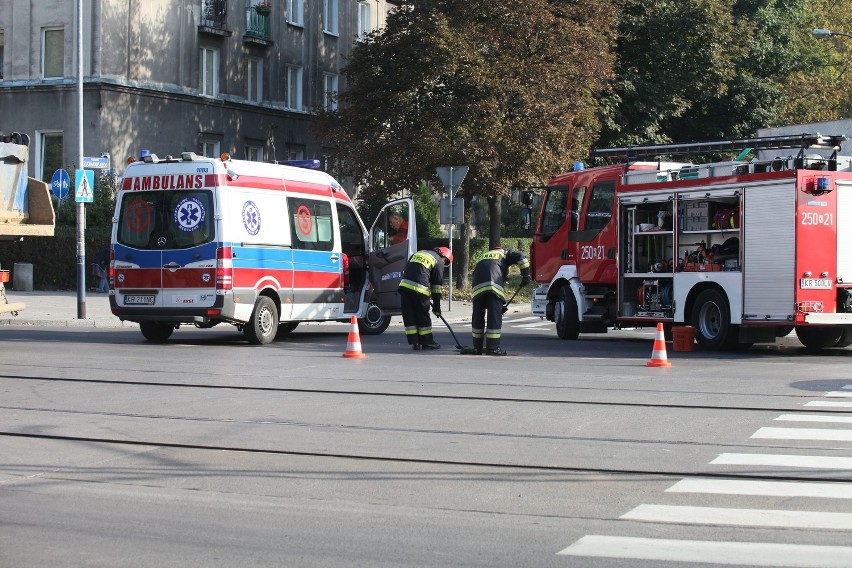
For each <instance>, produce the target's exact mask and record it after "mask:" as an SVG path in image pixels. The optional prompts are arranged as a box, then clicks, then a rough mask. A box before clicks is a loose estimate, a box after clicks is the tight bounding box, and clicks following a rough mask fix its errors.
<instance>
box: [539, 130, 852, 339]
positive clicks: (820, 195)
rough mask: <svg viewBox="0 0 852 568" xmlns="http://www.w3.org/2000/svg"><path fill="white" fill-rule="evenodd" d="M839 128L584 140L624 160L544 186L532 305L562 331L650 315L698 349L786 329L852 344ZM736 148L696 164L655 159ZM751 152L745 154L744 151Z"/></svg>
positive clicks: (848, 175)
mask: <svg viewBox="0 0 852 568" xmlns="http://www.w3.org/2000/svg"><path fill="white" fill-rule="evenodd" d="M844 139H845V137H843V136H823V135H820V134H804V135H797V136H774V137H765V138H751V139H744V140H734V141H724V142H707V143H693V144H680V145H660V146H639V147H629V148H611V149H605V150H596V151H595V154H596V155H597V156H599V157H603V158H606V159H608V160H619V159H624V160H625V162H626V163H624V164H621V165H610V166H601V167H594V168H588V169H584V168H583V165H582V164H581V163H578V164H577V165H575V171H572V172H570V173H566V174H562V175H559V176H556V177H555V178H553V179H552V180H551V181H550V182H549V184H548V185H547V186H546V188H545V191H544V195H543V198H542V200H541V208H540V211H539V216H538V221H537V228H536V231H535V234H534V239H533V244H532V246H531V251H530V256H531V257H530V260H531V263H532V270H533V277H534V279H535V281H536V282H538V283H539V286H538V287H537V288H536V289H535V290H534V292H533V299H532V312H533V314H535V315H539V316H542V317H544V318H546V319H548V320H551V321H553V322H555V323H556V332H557V335H558V336H559V337H560V338H562V339H576V338H577V337H578V335H579V334H580V333H581V332H583V333H586V332H590V333H592V332H598V333H605V332H606V331H607V330H608V329H609V328H616V329H617V328H620V327H627V326H630V327H642V326H656V324H657V323H658V322H662V323H663V324H664V326H665V327H667V328H671V327H672V326H675V325H690V326H693V327H694V328H695V336H696V340H697V342H698V344H699V345H700V346H701V347H703V348H705V349H709V350H721V349H733V348H745V347H748V346H750V345H752V344H754V343H774V342H775V340H776V338H777V337H783V336H785V335H787V334H789V333H790V332H792V331H793V330H794V329H795V331H796V334H797V336H798V338H799V341H801V343H802V344H804V345H805V346H806V347H810V348H828V347H846V346H848V345H850V344H852V167H850V159H849V158H843V157H839V156H838V155H837V152H838V150H839V149H840V143H841V142H842V141H843V140H844ZM741 150H742V151H741ZM738 151H741V152H740V154H739V156H738V158H739V159H733V160H730V161H724V162H715V163H706V164H700V165H696V164H692V163H683V162H664V161H660V159H659V157H660V156H666V157H667V158H669V159H671V157H672V156H677V155H682V154H687V153H692V154H708V153H716V154H720V153H721V154H725V153H731V154H732V153H734V152H738ZM750 152H759V154H758V157H757V158H754V159H751V160H745V159H743V158H744V156H747V155H749V153H750ZM652 156H654V157H656V158H657V161H639V159H642V158H644V159H648V158H651V157H652ZM526 197H530V194H527V196H526ZM528 203H529V202H528Z"/></svg>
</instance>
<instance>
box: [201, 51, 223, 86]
mask: <svg viewBox="0 0 852 568" xmlns="http://www.w3.org/2000/svg"><path fill="white" fill-rule="evenodd" d="M199 70H200V73H199V75H200V84H199V87H198V90H199V92H200V93H201V94H202V95H204V96H206V97H215V96H217V95H218V94H219V52H218V51H217V50H215V49H210V48H207V47H202V48H201V62H200V66H199Z"/></svg>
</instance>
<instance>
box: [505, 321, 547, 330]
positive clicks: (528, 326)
mask: <svg viewBox="0 0 852 568" xmlns="http://www.w3.org/2000/svg"><path fill="white" fill-rule="evenodd" d="M549 325H553V322H552V321H546V322H541V323H522V324H521V325H512V327H522V328H524V329H533V328H536V327H547V326H549Z"/></svg>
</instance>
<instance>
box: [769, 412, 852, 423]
mask: <svg viewBox="0 0 852 568" xmlns="http://www.w3.org/2000/svg"><path fill="white" fill-rule="evenodd" d="M775 420H786V421H787V422H832V423H838V424H841V423H842V424H852V416H845V415H843V414H782V415H781V416H779V417H778V418H776V419H775Z"/></svg>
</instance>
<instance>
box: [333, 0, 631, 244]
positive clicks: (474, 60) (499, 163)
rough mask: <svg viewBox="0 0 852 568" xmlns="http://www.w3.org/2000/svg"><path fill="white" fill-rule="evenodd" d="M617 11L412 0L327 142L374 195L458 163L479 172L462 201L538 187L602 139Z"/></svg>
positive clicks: (550, 2)
mask: <svg viewBox="0 0 852 568" xmlns="http://www.w3.org/2000/svg"><path fill="white" fill-rule="evenodd" d="M616 11H617V4H614V3H608V2H598V1H596V0H503V1H501V2H494V1H493V0H433V1H425V0H402V1H401V2H400V7H399V8H398V9H397V10H395V11H394V12H392V13H391V14H389V16H388V19H387V25H386V27H385V28H384V29H383V30H381V31H380V32H377V33H374V34H373V35H371V36H369V37H368V38H367V39H366V40H365V41H364V42H362V43H361V44H360V45H359V46H357V47H356V48H355V49H354V50H353V53H352V56H351V59H350V61H349V62H348V65H347V66H346V68H345V70H344V72H343V76H344V78H345V89H344V90H342V92H341V93H340V96H339V102H340V106H339V110H337V111H330V112H323V113H321V114H320V117H319V128H320V134H321V135H322V136H323V137H324V138H326V139H327V140H328V141H329V143H330V144H331V145H332V146H333V150H332V154H333V156H334V157H335V158H337V159H338V160H339V163H341V164H343V165H344V166H343V167H344V172H343V173H344V175H348V176H351V177H352V178H353V179H354V181H355V183H357V184H359V185H361V186H362V187H363V188H364V189H363V190H362V192H363V194H364V195H365V197H367V196H369V197H370V198H373V197H387V196H389V195H391V194H393V193H395V192H396V191H398V190H399V189H400V188H414V187H418V186H419V184H420V182H421V181H422V180H428V179H434V177H435V171H434V170H435V168H436V167H439V166H446V165H456V164H466V165H469V166H470V171H469V173H468V175H467V177H466V178H465V182H464V185H463V187H462V192H461V194H460V195H459V196H460V197H461V196H465V197H468V198H469V197H471V196H472V195H482V196H485V197H487V198H497V197H499V196H501V195H506V194H507V193H508V191H509V190H510V188H511V187H513V186H528V185H535V184H540V183H542V182H544V181H546V180H547V178H548V177H549V176H550V175H551V174H552V173H554V172H557V171H561V170H563V169H565V167H566V165H567V164H568V163H570V162H571V161H572V160H573V159H574V157H575V156H577V155H585V154H586V153H587V152H588V148H589V146H590V145H591V142H592V140H594V138H595V137H596V135H597V131H598V127H599V123H598V116H599V99H600V95H601V93H602V92H603V91H604V90H605V89H606V88H607V85H608V81H609V79H610V77H611V76H612V69H611V66H612V60H613V56H612V46H613V42H614V31H615V28H614V22H615V14H616ZM498 203H499V201H498ZM497 214H498V217H497V218H498V221H499V209H498V211H497ZM499 236H500V235H499V223H498V224H496V226H492V232H491V235H490V238H491V240H492V242H495V241H498V240H499Z"/></svg>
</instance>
